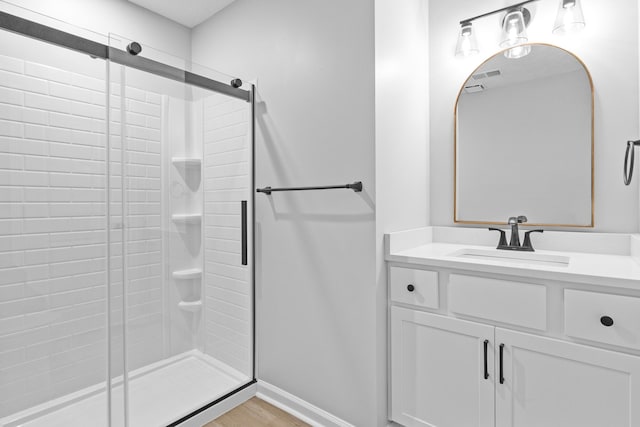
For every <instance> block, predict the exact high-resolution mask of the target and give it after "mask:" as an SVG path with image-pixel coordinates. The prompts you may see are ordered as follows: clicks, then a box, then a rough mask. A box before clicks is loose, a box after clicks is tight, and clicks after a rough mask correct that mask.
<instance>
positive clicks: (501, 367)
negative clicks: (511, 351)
mask: <svg viewBox="0 0 640 427" xmlns="http://www.w3.org/2000/svg"><path fill="white" fill-rule="evenodd" d="M500 384H504V344H500Z"/></svg>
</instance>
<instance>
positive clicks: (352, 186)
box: [256, 181, 362, 195]
mask: <svg viewBox="0 0 640 427" xmlns="http://www.w3.org/2000/svg"><path fill="white" fill-rule="evenodd" d="M338 188H348V189H351V190H353V191H355V192H356V193H359V192H361V191H362V182H360V181H356V182H354V183H353V184H345V185H329V186H325V187H286V188H271V187H264V188H258V189H256V192H258V193H264V194H267V195H269V194H271V193H273V192H274V191H306V190H333V189H338Z"/></svg>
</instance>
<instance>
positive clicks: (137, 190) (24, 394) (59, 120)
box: [0, 50, 163, 418]
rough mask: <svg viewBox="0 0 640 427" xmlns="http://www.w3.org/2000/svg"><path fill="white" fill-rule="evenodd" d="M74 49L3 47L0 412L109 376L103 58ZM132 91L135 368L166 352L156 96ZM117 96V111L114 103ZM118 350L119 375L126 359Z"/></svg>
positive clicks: (132, 365) (131, 262) (131, 336)
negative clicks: (38, 53)
mask: <svg viewBox="0 0 640 427" xmlns="http://www.w3.org/2000/svg"><path fill="white" fill-rule="evenodd" d="M43 53H45V52H44V50H43ZM52 55H54V56H55V55H58V52H52ZM64 55H67V54H66V53H65V54H63V56H64ZM71 59H72V61H70V62H69V68H68V69H61V68H55V67H47V66H43V65H41V64H38V63H36V62H30V61H24V60H20V59H16V58H12V57H7V56H0V396H1V398H0V418H2V417H3V416H5V415H8V414H11V413H14V412H16V411H19V410H22V409H25V408H28V407H31V406H33V405H36V404H39V403H42V402H45V401H48V400H50V399H52V398H56V397H60V396H62V395H65V394H67V393H70V392H73V391H77V390H79V389H81V388H83V387H86V386H89V385H92V384H96V383H99V382H101V381H104V379H105V376H106V357H107V354H106V317H105V314H106V300H105V298H106V287H105V266H106V263H105V249H106V247H105V243H106V235H105V225H106V221H105V214H106V206H105V185H106V168H105V148H104V147H105V136H104V135H105V134H104V132H105V119H104V118H105V93H104V91H105V87H106V83H105V68H104V67H105V65H104V62H102V61H95V60H91V59H89V58H88V57H79V56H78V57H74V58H71ZM83 61H86V62H87V64H86V67H85V64H84V63H83ZM59 62H60V61H58V63H59ZM64 68H66V67H64ZM70 69H73V70H74V71H73V72H71V71H69V70H70ZM85 69H86V70H85ZM117 89H118V87H117V86H114V90H117ZM127 98H128V99H127V103H128V104H127V105H128V110H129V111H128V113H127V120H128V125H129V126H128V128H127V131H128V136H129V138H128V148H129V150H131V152H130V156H129V161H130V165H129V166H128V169H127V173H128V174H129V176H131V179H130V181H129V185H130V191H129V192H128V195H127V196H128V201H129V208H128V213H129V215H130V217H129V219H128V225H129V227H130V231H129V239H130V244H129V245H128V252H129V257H128V260H129V267H130V268H129V270H128V272H129V279H130V286H129V288H128V300H129V304H128V324H129V326H128V331H129V335H128V336H129V338H128V343H129V352H128V354H129V356H130V357H129V367H130V368H131V369H135V368H136V367H139V366H142V365H144V364H147V363H150V362H153V361H156V360H158V359H160V358H161V357H162V356H163V355H162V352H161V347H160V344H158V343H161V342H162V341H161V339H160V335H161V333H162V330H161V327H162V322H161V321H160V320H161V315H162V305H161V295H162V291H161V288H160V286H161V280H160V274H161V271H160V262H161V257H160V255H161V249H160V244H161V240H160V225H161V224H160V208H159V206H160V116H161V105H160V101H161V99H160V97H159V96H158V95H156V94H153V93H149V92H144V91H139V90H135V89H131V90H129V89H128V90H127ZM112 101H113V102H114V106H113V107H114V108H113V111H112V117H113V118H114V119H115V118H118V117H119V111H118V108H119V104H120V103H119V100H118V98H117V96H116V97H113V99H112ZM116 127H117V126H116ZM117 139H119V138H117V137H116V138H114V140H113V141H112V142H113V143H114V144H117ZM116 148H117V146H116ZM112 155H118V156H119V153H118V150H117V149H116V150H113V153H112ZM114 172H115V175H116V179H114V180H112V186H114V185H119V182H118V181H119V180H118V179H117V175H118V174H119V170H118V169H117V168H116V167H115V165H114ZM116 195H117V192H114V196H116ZM112 208H114V209H119V206H118V204H117V203H115V204H113V205H112ZM115 221H117V220H116V219H115V218H114V222H115ZM119 233H120V230H117V229H116V230H114V231H113V235H112V238H113V241H114V245H113V247H112V250H113V255H115V257H114V258H113V267H114V269H113V271H112V274H113V278H114V280H113V282H114V285H112V291H113V295H114V298H113V300H112V304H113V307H115V309H114V310H113V312H112V316H113V318H114V322H113V325H114V326H116V327H115V328H114V331H121V328H119V327H117V325H118V323H119V319H120V316H121V311H120V310H118V307H120V304H121V303H122V302H121V291H120V292H118V290H121V283H120V284H118V283H117V280H115V278H117V277H120V276H121V273H120V272H119V271H118V266H119V265H121V259H119V258H118V255H119V252H118V250H119V248H120V245H119V244H118V238H119ZM119 294H120V295H119ZM114 342H115V344H116V345H115V346H114V353H113V354H114V355H115V356H118V355H119V354H120V355H121V347H120V348H119V346H118V340H117V339H116V340H115V341H114ZM119 349H120V353H117V352H118V350H119ZM114 360H115V361H116V363H115V364H114V367H115V369H114V374H118V372H119V369H118V365H120V363H121V359H118V358H117V357H116V358H115V359H114Z"/></svg>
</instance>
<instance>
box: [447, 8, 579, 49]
mask: <svg viewBox="0 0 640 427" xmlns="http://www.w3.org/2000/svg"><path fill="white" fill-rule="evenodd" d="M534 1H541V0H527V1H523V2H521V3H517V4H514V5H511V6H507V7H503V8H501V9H497V10H493V11H491V12H487V13H483V14H481V15H478V16H474V17H473V18H468V19H463V20H462V21H460V32H459V33H458V42H457V44H456V56H470V55H475V54H478V53H479V52H480V49H479V47H478V41H477V39H476V35H475V33H474V30H473V26H472V22H473V21H475V20H476V19H479V18H484V17H485V16H490V15H494V14H497V13H502V12H505V15H504V17H503V18H502V20H501V24H500V30H501V32H502V36H501V38H500V46H501V47H503V48H511V49H507V50H505V51H504V56H505V57H506V58H510V59H517V58H522V57H524V56H527V55H528V54H529V53H530V52H531V49H530V48H529V47H528V46H527V45H524V43H527V42H528V41H529V39H528V36H527V26H528V25H529V22H530V21H531V13H530V12H529V10H528V9H527V8H526V7H523V6H524V5H525V4H528V3H532V2H534ZM584 26H585V21H584V14H583V13H582V6H581V5H580V0H560V3H559V6H558V13H557V16H556V20H555V22H554V25H553V34H567V33H570V32H575V31H579V30H581V29H582V28H584Z"/></svg>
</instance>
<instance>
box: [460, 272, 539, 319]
mask: <svg viewBox="0 0 640 427" xmlns="http://www.w3.org/2000/svg"><path fill="white" fill-rule="evenodd" d="M449 311H450V312H452V313H456V314H462V315H465V316H472V317H477V318H480V319H487V320H494V321H496V322H502V323H508V324H510V325H517V326H523V327H525V328H531V329H537V330H541V331H544V330H546V329H547V288H546V287H545V286H542V285H534V284H531V283H523V282H513V281H510V280H498V279H488V278H484V277H475V276H466V275H463V274H451V275H450V276H449Z"/></svg>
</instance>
